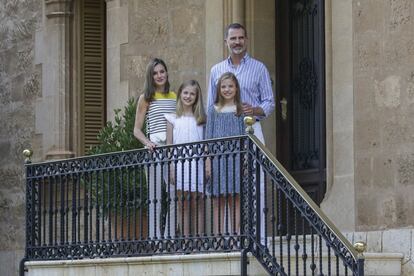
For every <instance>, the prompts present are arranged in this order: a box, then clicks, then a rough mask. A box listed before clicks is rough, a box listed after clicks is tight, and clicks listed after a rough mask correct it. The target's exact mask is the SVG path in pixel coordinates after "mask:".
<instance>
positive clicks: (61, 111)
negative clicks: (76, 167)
mask: <svg viewBox="0 0 414 276" xmlns="http://www.w3.org/2000/svg"><path fill="white" fill-rule="evenodd" d="M44 5H45V9H44V10H45V21H44V31H43V38H44V41H43V46H44V47H45V49H44V52H43V55H42V56H43V60H42V69H43V70H42V76H43V77H42V103H41V107H39V106H38V109H37V110H36V113H37V114H36V123H37V125H38V126H41V127H40V129H41V130H42V131H41V132H42V134H43V135H42V145H43V152H44V156H45V157H46V159H61V158H68V157H72V156H74V153H73V148H72V143H71V135H70V134H71V131H72V130H71V125H72V123H71V108H70V103H71V81H70V80H71V50H70V49H71V47H70V45H71V15H72V9H73V7H72V6H73V1H72V0H45V1H44ZM41 120H45V121H43V122H42V121H41Z"/></svg>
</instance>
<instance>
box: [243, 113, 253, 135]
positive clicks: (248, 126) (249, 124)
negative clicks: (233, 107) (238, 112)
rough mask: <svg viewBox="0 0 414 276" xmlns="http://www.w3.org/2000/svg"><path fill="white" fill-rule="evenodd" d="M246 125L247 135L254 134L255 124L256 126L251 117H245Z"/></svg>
mask: <svg viewBox="0 0 414 276" xmlns="http://www.w3.org/2000/svg"><path fill="white" fill-rule="evenodd" d="M243 120H244V123H245V124H246V133H247V134H253V133H254V130H253V127H252V126H253V124H254V119H253V117H251V116H246V117H244V119H243Z"/></svg>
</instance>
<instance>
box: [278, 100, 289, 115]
mask: <svg viewBox="0 0 414 276" xmlns="http://www.w3.org/2000/svg"><path fill="white" fill-rule="evenodd" d="M287 103H288V102H287V100H286V98H285V97H283V98H282V100H281V101H280V107H281V111H282V120H283V121H286V119H287Z"/></svg>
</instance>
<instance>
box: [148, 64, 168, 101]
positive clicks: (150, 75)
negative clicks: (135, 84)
mask: <svg viewBox="0 0 414 276" xmlns="http://www.w3.org/2000/svg"><path fill="white" fill-rule="evenodd" d="M158 64H161V65H162V66H164V68H165V71H166V72H167V81H166V82H165V87H164V93H168V92H169V91H170V82H169V80H168V69H167V65H166V64H165V62H164V61H163V60H162V59H160V58H153V59H151V60H150V62H149V63H148V65H147V70H146V72H145V83H144V98H145V100H146V101H147V102H150V101H152V100H153V98H154V93H155V83H154V68H155V66H157V65H158Z"/></svg>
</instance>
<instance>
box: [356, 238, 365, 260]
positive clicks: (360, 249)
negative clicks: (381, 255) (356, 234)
mask: <svg viewBox="0 0 414 276" xmlns="http://www.w3.org/2000/svg"><path fill="white" fill-rule="evenodd" d="M354 248H355V250H356V252H357V253H358V257H364V252H365V250H366V249H367V244H366V243H365V242H363V241H357V242H356V243H354Z"/></svg>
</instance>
